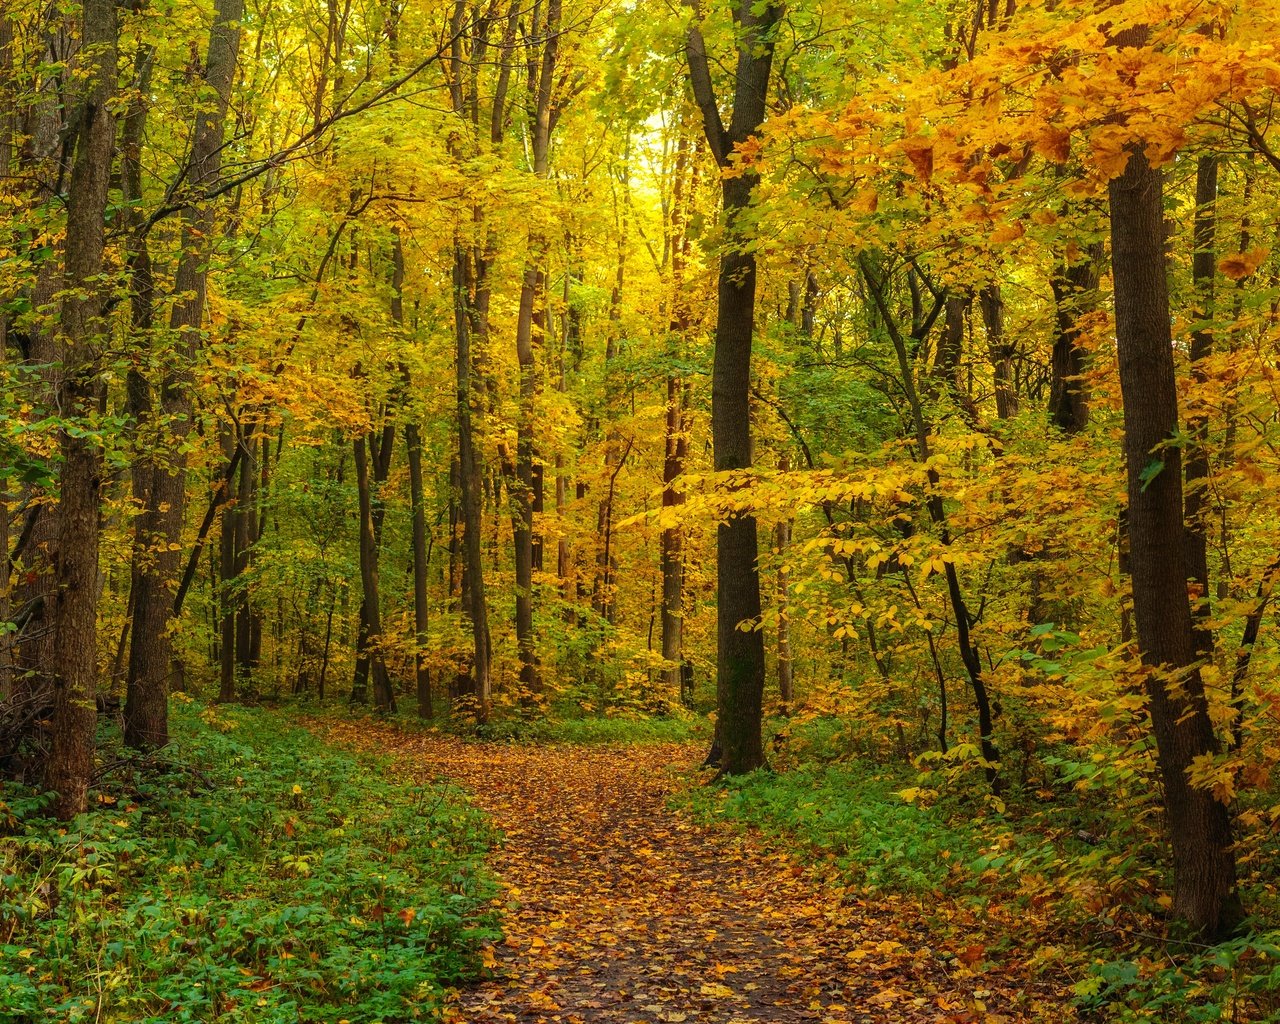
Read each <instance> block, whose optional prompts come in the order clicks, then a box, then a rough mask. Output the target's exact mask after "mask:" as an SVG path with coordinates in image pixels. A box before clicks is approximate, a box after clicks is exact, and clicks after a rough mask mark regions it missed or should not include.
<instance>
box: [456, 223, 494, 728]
mask: <svg viewBox="0 0 1280 1024" xmlns="http://www.w3.org/2000/svg"><path fill="white" fill-rule="evenodd" d="M453 291H454V301H453V306H454V339H455V342H456V352H455V373H456V376H457V389H456V403H457V405H456V408H457V417H458V484H459V486H458V490H459V501H458V504H459V506H460V512H461V518H462V531H463V532H462V550H463V574H464V579H465V580H466V588H465V589H466V591H467V598H468V600H467V602H466V604H467V609H466V610H467V615H468V616H469V617H470V619H471V639H472V655H471V685H472V693H473V694H474V696H475V699H476V717H477V719H479V721H480V722H482V723H483V722H487V721H488V720H489V696H490V693H489V691H490V679H489V666H490V645H489V605H488V599H487V597H486V595H485V584H484V551H483V549H482V547H481V540H482V538H481V533H480V531H481V520H480V517H481V507H480V496H481V486H482V485H481V482H480V465H479V462H478V460H477V458H476V450H475V440H474V437H473V433H472V431H473V428H472V422H471V401H472V390H473V389H472V385H471V322H470V313H471V311H470V309H469V302H468V288H467V253H466V250H465V249H464V248H463V246H462V245H461V244H460V243H459V244H457V245H455V247H454V260H453Z"/></svg>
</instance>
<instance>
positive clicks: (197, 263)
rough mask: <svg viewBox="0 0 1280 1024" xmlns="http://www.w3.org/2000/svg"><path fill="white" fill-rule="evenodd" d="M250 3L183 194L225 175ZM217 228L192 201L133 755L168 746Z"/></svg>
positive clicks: (130, 700)
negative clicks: (194, 429)
mask: <svg viewBox="0 0 1280 1024" xmlns="http://www.w3.org/2000/svg"><path fill="white" fill-rule="evenodd" d="M243 17H244V0H218V2H217V4H216V6H215V9H214V16H213V27H212V28H211V29H210V32H209V48H208V54H207V57H206V60H205V72H204V84H205V86H206V88H207V89H208V91H209V92H210V93H211V95H212V97H213V100H212V102H209V101H208V99H206V98H204V97H202V98H201V101H200V103H199V106H198V112H197V114H196V118H195V127H194V131H193V133H192V143H191V156H190V160H189V161H188V165H187V174H186V177H187V186H188V188H190V190H191V192H192V194H198V193H199V192H201V191H204V190H206V189H208V188H209V186H211V185H212V184H214V183H216V182H217V180H218V177H219V175H220V173H221V170H222V142H223V135H224V132H223V125H224V122H225V121H226V116H227V107H228V105H229V103H230V99H231V86H232V80H233V78H234V76H235V69H236V59H237V54H238V52H239V48H240V22H241V20H242V19H243ZM213 223H214V210H213V207H212V205H211V204H209V203H202V204H197V203H196V202H194V201H193V202H191V203H190V205H188V206H187V207H186V208H185V209H184V210H183V212H182V252H181V256H180V257H179V260H178V269H177V275H176V277H175V279H174V285H173V287H174V295H175V302H174V306H173V312H172V315H171V317H170V322H169V326H170V327H171V328H172V329H173V331H174V332H175V334H176V336H177V348H176V351H175V352H173V353H171V354H170V357H169V359H170V365H169V367H168V369H167V370H166V371H165V374H164V379H163V381H162V383H161V387H160V401H159V412H160V417H161V423H160V429H161V430H162V431H163V432H164V434H163V441H162V450H161V451H158V452H153V453H151V454H150V455H149V457H148V458H147V459H146V460H145V463H146V465H145V468H144V470H143V472H144V473H146V474H147V475H149V476H150V478H151V479H150V485H149V486H148V487H146V494H147V497H148V499H149V500H148V501H147V503H146V505H145V507H144V510H143V513H142V514H141V515H140V516H139V517H138V519H137V522H136V524H135V530H136V539H135V543H134V549H133V550H134V560H135V565H134V579H135V581H136V583H135V585H136V588H137V594H136V596H135V599H134V615H133V635H132V638H131V641H130V647H129V676H128V684H127V688H126V697H125V709H124V740H125V743H126V744H127V745H128V746H131V747H134V748H137V749H153V748H156V747H162V746H164V745H165V744H166V743H168V742H169V714H168V701H169V677H170V673H171V671H172V666H173V660H174V659H173V648H172V644H171V641H170V636H169V622H170V619H171V617H172V615H173V609H174V599H173V595H172V593H171V589H172V588H173V587H174V586H175V585H176V584H177V581H178V575H179V567H180V566H181V564H182V548H181V542H182V526H183V521H184V511H185V508H186V484H187V457H186V452H185V450H184V447H185V443H186V439H187V436H188V435H189V434H190V432H191V426H192V419H193V417H194V414H195V406H194V402H193V399H192V394H191V386H192V382H193V370H194V366H195V360H196V353H197V350H198V349H199V346H200V337H201V334H200V332H201V326H202V325H203V322H204V309H205V297H206V291H207V284H208V275H209V259H210V256H211V249H212V245H211V243H212V240H213V238H214V234H213Z"/></svg>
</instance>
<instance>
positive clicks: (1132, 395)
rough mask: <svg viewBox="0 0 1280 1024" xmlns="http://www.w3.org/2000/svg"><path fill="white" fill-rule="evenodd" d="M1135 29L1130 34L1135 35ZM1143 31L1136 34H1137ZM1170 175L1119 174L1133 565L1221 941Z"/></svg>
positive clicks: (1181, 830) (1182, 843)
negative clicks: (1174, 307)
mask: <svg viewBox="0 0 1280 1024" xmlns="http://www.w3.org/2000/svg"><path fill="white" fill-rule="evenodd" d="M1129 35H1130V33H1125V35H1124V36H1122V37H1121V40H1124V39H1125V38H1126V37H1128V36H1129ZM1134 41H1140V38H1139V39H1136V40H1130V45H1132V42H1134ZM1162 185H1163V182H1162V175H1161V173H1160V171H1158V170H1156V169H1154V168H1152V167H1151V166H1150V164H1149V163H1148V161H1147V159H1146V156H1145V155H1144V154H1143V153H1142V152H1141V150H1140V149H1135V150H1134V151H1133V152H1132V153H1131V155H1130V157H1129V163H1128V166H1127V167H1126V169H1125V172H1124V174H1123V175H1122V176H1121V177H1119V178H1117V179H1115V180H1114V181H1112V182H1111V184H1110V202H1111V250H1112V265H1113V273H1114V278H1115V309H1116V344H1117V349H1118V353H1119V362H1120V388H1121V395H1122V401H1123V406H1124V424H1125V458H1126V461H1127V473H1128V492H1129V506H1128V528H1129V531H1128V532H1129V564H1130V572H1131V574H1132V579H1133V614H1134V621H1135V625H1136V629H1137V636H1138V647H1139V650H1140V651H1141V655H1142V660H1143V663H1144V664H1145V666H1146V688H1147V694H1148V698H1149V707H1150V716H1151V730H1152V732H1153V733H1154V736H1155V741H1156V759H1157V763H1158V765H1159V769H1160V776H1161V781H1162V782H1163V786H1164V803H1165V813H1166V816H1167V822H1168V829H1169V834H1170V840H1171V845H1172V853H1173V871H1174V879H1173V906H1172V913H1173V916H1174V917H1175V918H1176V919H1177V920H1179V921H1181V922H1183V923H1184V924H1185V925H1186V926H1188V927H1189V928H1190V929H1192V930H1193V931H1194V932H1196V933H1197V934H1199V935H1201V936H1204V937H1207V938H1211V939H1216V938H1219V937H1221V936H1224V935H1226V934H1228V933H1230V932H1231V931H1232V930H1233V929H1234V928H1235V927H1236V925H1237V924H1238V923H1239V921H1240V919H1241V907H1240V903H1239V899H1238V897H1237V895H1236V871H1235V854H1234V851H1233V849H1232V845H1231V820H1230V816H1229V813H1228V809H1227V806H1226V805H1225V804H1223V803H1222V802H1220V801H1218V800H1217V799H1215V798H1214V796H1213V794H1212V793H1210V792H1208V791H1206V790H1204V789H1200V788H1197V787H1195V786H1193V785H1192V784H1191V783H1190V781H1189V779H1188V771H1189V770H1190V769H1191V767H1192V765H1193V764H1194V763H1195V762H1196V759H1197V758H1204V757H1212V756H1214V755H1215V754H1216V753H1217V751H1218V744H1217V739H1216V737H1215V735H1214V731H1213V726H1212V723H1211V722H1210V720H1209V715H1208V709H1207V706H1206V702H1205V695H1204V685H1203V682H1202V680H1201V678H1200V672H1199V669H1198V668H1197V667H1196V664H1195V662H1196V657H1195V643H1194V637H1193V626H1192V616H1191V606H1190V603H1189V602H1188V600H1187V570H1186V561H1185V548H1184V534H1185V528H1184V523H1183V504H1182V501H1183V495H1182V465H1181V452H1180V450H1179V448H1178V447H1177V446H1176V445H1173V444H1170V443H1169V442H1170V441H1171V440H1172V439H1173V437H1174V433H1175V431H1176V430H1177V427H1178V401H1177V383H1176V379H1175V372H1174V362H1173V339H1172V336H1171V329H1170V323H1169V293H1168V280H1167V277H1166V268H1165V253H1164V210H1163V204H1162V200H1163V189H1162Z"/></svg>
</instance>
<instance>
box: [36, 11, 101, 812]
mask: <svg viewBox="0 0 1280 1024" xmlns="http://www.w3.org/2000/svg"><path fill="white" fill-rule="evenodd" d="M81 26H82V30H81V49H80V56H81V61H82V64H81V67H80V69H79V75H80V76H81V82H82V83H83V85H82V89H83V92H82V93H81V94H80V95H79V96H77V97H76V103H77V107H76V111H75V114H74V119H73V121H72V125H73V127H74V129H75V140H76V143H75V158H74V162H73V164H72V170H71V182H70V186H71V187H70V189H69V191H68V197H67V228H66V241H65V253H66V263H65V270H64V288H65V289H66V294H65V297H64V298H63V300H62V305H61V310H60V314H61V315H60V318H59V320H60V335H61V337H60V342H61V349H62V380H61V383H60V386H59V388H58V407H59V408H60V409H62V410H63V415H65V416H72V417H75V416H81V415H84V414H86V413H88V412H90V411H91V410H92V409H94V408H95V407H96V405H97V403H98V400H99V392H100V389H101V386H102V384H101V380H100V378H99V373H100V367H99V359H100V356H99V351H100V344H101V340H100V335H101V334H102V333H103V332H104V331H106V330H108V329H109V328H108V326H107V325H106V324H105V323H104V321H103V319H102V317H103V314H104V312H105V307H104V302H103V299H104V296H103V294H102V291H101V285H100V282H99V281H98V280H97V279H98V276H99V275H100V274H101V272H102V263H103V250H104V246H105V234H106V231H105V228H106V223H105V211H106V205H107V192H108V188H109V185H110V178H111V164H112V160H111V156H112V148H113V145H114V142H115V118H114V116H113V114H112V111H111V103H112V100H113V99H114V96H115V92H116V73H117V71H116V60H117V53H116V45H117V37H118V25H117V21H116V5H115V3H114V0H84V3H83V5H82V7H81ZM58 446H59V448H60V450H61V453H62V460H63V461H62V476H61V482H60V483H61V498H60V500H59V505H58V520H59V522H58V526H59V530H58V549H57V560H56V564H55V570H54V572H55V583H56V591H55V594H56V596H55V599H54V603H55V610H54V651H55V654H56V658H57V661H56V663H55V671H54V680H53V683H54V685H53V721H52V729H51V732H52V749H51V752H50V757H49V770H48V774H47V777H46V780H45V782H46V784H47V785H48V787H49V788H50V789H51V790H53V791H54V792H55V793H57V794H58V798H57V803H56V804H55V807H54V810H55V813H56V814H57V816H58V817H59V818H61V819H63V820H66V819H68V818H72V817H74V816H75V815H77V814H80V813H82V812H83V811H84V810H85V809H86V808H87V806H88V792H89V780H90V776H91V775H92V771H93V750H94V730H95V727H96V724H97V652H98V644H97V617H98V549H99V543H100V534H99V521H98V520H99V512H100V509H101V504H102V494H101V484H102V453H101V450H100V448H99V445H98V442H97V441H96V440H95V439H94V438H93V437H92V435H91V434H90V435H88V436H86V435H85V434H84V433H83V432H81V431H78V430H77V431H71V430H67V429H66V428H65V427H63V428H62V429H61V431H60V432H59V439H58Z"/></svg>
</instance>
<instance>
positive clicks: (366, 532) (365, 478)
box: [352, 437, 396, 712]
mask: <svg viewBox="0 0 1280 1024" xmlns="http://www.w3.org/2000/svg"><path fill="white" fill-rule="evenodd" d="M352 454H353V455H354V456H355V467H356V494H357V495H358V497H359V504H360V586H361V589H362V590H363V591H364V604H363V606H362V607H363V609H364V612H363V614H364V626H365V629H366V632H365V635H364V642H365V656H366V658H367V659H368V661H369V666H370V677H371V678H372V680H373V703H374V706H375V707H376V708H377V709H378V710H379V711H384V712H394V711H395V709H396V701H395V695H394V694H393V693H392V690H391V680H390V677H389V676H388V675H387V666H386V662H385V660H384V659H383V656H382V648H381V644H382V608H381V603H382V602H381V597H380V595H379V592H378V542H377V538H376V537H375V536H374V524H373V495H372V491H371V488H370V485H369V458H368V455H367V453H366V442H365V438H364V437H357V438H356V439H355V441H354V442H352Z"/></svg>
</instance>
